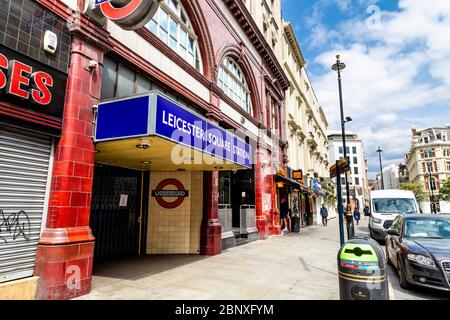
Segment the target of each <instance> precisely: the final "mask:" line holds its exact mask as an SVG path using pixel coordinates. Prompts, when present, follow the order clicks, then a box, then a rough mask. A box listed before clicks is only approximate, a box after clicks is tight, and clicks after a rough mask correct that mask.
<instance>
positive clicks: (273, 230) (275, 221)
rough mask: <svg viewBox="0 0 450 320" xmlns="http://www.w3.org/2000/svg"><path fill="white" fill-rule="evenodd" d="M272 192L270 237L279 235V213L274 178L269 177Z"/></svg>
mask: <svg viewBox="0 0 450 320" xmlns="http://www.w3.org/2000/svg"><path fill="white" fill-rule="evenodd" d="M270 178H271V179H270V182H271V190H270V191H271V192H272V208H271V210H270V235H280V234H281V221H280V211H279V210H278V206H277V186H276V183H275V179H274V177H270Z"/></svg>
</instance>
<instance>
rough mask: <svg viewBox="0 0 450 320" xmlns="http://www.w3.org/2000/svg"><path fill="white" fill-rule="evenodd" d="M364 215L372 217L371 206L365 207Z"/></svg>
mask: <svg viewBox="0 0 450 320" xmlns="http://www.w3.org/2000/svg"><path fill="white" fill-rule="evenodd" d="M364 215H365V216H366V217H369V216H370V210H369V206H365V207H364Z"/></svg>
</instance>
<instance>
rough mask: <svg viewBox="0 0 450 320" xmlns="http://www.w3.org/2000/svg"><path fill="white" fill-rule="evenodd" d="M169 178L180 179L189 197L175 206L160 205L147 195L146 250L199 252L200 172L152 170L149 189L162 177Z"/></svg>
mask: <svg viewBox="0 0 450 320" xmlns="http://www.w3.org/2000/svg"><path fill="white" fill-rule="evenodd" d="M169 178H172V179H177V180H179V181H180V182H181V183H182V184H183V185H184V187H185V188H186V190H188V191H189V197H187V198H185V199H184V201H183V203H182V204H181V205H180V206H179V207H178V208H175V209H165V208H162V207H161V206H160V205H159V204H158V203H157V202H156V200H155V198H153V197H150V202H149V203H150V204H149V206H150V207H149V217H148V233H147V254H199V253H200V226H201V222H202V214H203V173H202V172H151V173H150V191H151V190H156V186H157V185H158V184H159V183H160V182H161V181H163V180H165V179H169ZM166 189H167V190H171V189H175V188H174V187H172V188H171V187H167V188H166ZM167 200H168V201H172V200H173V199H167Z"/></svg>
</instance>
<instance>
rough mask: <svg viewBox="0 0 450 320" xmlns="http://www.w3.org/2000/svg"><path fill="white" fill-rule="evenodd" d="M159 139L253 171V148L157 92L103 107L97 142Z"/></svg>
mask: <svg viewBox="0 0 450 320" xmlns="http://www.w3.org/2000/svg"><path fill="white" fill-rule="evenodd" d="M150 136H159V137H162V138H164V139H166V140H169V141H172V142H174V143H176V144H181V145H183V146H186V147H190V148H193V149H195V150H198V151H201V152H203V153H205V154H208V155H211V156H214V157H216V158H219V159H222V160H225V161H228V162H231V163H234V164H239V165H241V166H244V167H246V168H251V166H252V164H253V150H252V147H251V145H249V144H247V143H246V142H245V141H244V140H243V139H241V138H240V137H238V136H237V135H236V134H234V133H233V132H232V131H231V130H225V129H224V128H221V127H219V126H217V125H216V124H214V123H212V122H211V121H209V120H207V119H206V118H204V117H202V116H201V115H199V114H197V113H195V112H193V111H191V110H189V109H187V108H185V107H183V106H181V105H179V104H178V103H176V102H174V101H173V100H171V99H169V98H167V97H165V96H164V95H162V94H160V93H158V92H152V93H150V94H148V95H145V96H137V97H130V98H126V99H119V100H114V101H110V102H105V103H102V104H100V105H99V106H98V110H97V117H96V132H95V139H94V140H95V142H102V141H111V140H123V139H129V138H136V137H150Z"/></svg>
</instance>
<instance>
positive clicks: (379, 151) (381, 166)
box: [377, 147, 384, 190]
mask: <svg viewBox="0 0 450 320" xmlns="http://www.w3.org/2000/svg"><path fill="white" fill-rule="evenodd" d="M377 152H378V158H379V159H380V177H381V190H384V177H383V164H382V162H381V153H382V152H383V150H382V149H381V147H378V149H377Z"/></svg>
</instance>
